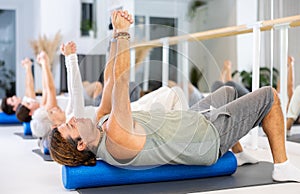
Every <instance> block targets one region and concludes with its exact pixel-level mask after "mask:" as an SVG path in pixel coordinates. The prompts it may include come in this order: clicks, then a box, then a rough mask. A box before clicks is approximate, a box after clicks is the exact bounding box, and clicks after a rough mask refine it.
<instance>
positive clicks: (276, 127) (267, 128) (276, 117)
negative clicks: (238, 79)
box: [262, 90, 287, 163]
mask: <svg viewBox="0 0 300 194" xmlns="http://www.w3.org/2000/svg"><path fill="white" fill-rule="evenodd" d="M273 94H274V103H273V105H272V107H271V110H270V112H269V113H268V114H267V115H266V117H265V118H264V119H263V121H262V126H263V130H264V132H265V133H266V135H267V137H268V140H269V143H270V147H271V151H272V155H273V161H274V163H282V162H285V161H286V160H287V155H286V148H285V140H284V130H283V129H284V125H283V114H282V111H281V106H280V100H279V97H278V94H277V92H276V91H275V90H273Z"/></svg>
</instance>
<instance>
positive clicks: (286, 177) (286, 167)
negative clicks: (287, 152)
mask: <svg viewBox="0 0 300 194" xmlns="http://www.w3.org/2000/svg"><path fill="white" fill-rule="evenodd" d="M272 178H273V180H275V181H279V182H283V181H296V182H300V169H298V168H296V167H295V166H294V165H292V164H291V163H290V162H289V160H287V161H285V162H282V163H278V164H274V170H273V174H272Z"/></svg>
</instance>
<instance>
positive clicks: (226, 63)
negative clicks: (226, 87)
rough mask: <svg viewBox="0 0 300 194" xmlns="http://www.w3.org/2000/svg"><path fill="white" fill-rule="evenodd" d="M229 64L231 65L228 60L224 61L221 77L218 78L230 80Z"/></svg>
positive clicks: (225, 80)
mask: <svg viewBox="0 0 300 194" xmlns="http://www.w3.org/2000/svg"><path fill="white" fill-rule="evenodd" d="M231 66H232V64H231V61H230V60H225V61H224V64H223V68H222V72H221V77H220V80H221V81H222V82H224V83H225V82H227V81H231V80H232V76H231Z"/></svg>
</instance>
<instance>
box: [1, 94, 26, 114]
mask: <svg viewBox="0 0 300 194" xmlns="http://www.w3.org/2000/svg"><path fill="white" fill-rule="evenodd" d="M21 101H22V100H21V98H19V97H16V96H12V97H5V98H3V99H2V102H1V109H2V111H3V112H4V113H6V114H14V113H15V112H16V110H17V107H18V105H19V104H20V103H21Z"/></svg>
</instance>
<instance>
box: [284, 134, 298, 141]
mask: <svg viewBox="0 0 300 194" xmlns="http://www.w3.org/2000/svg"><path fill="white" fill-rule="evenodd" d="M286 140H287V141H291V142H295V143H300V134H294V135H291V136H289V137H287V138H286Z"/></svg>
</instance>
